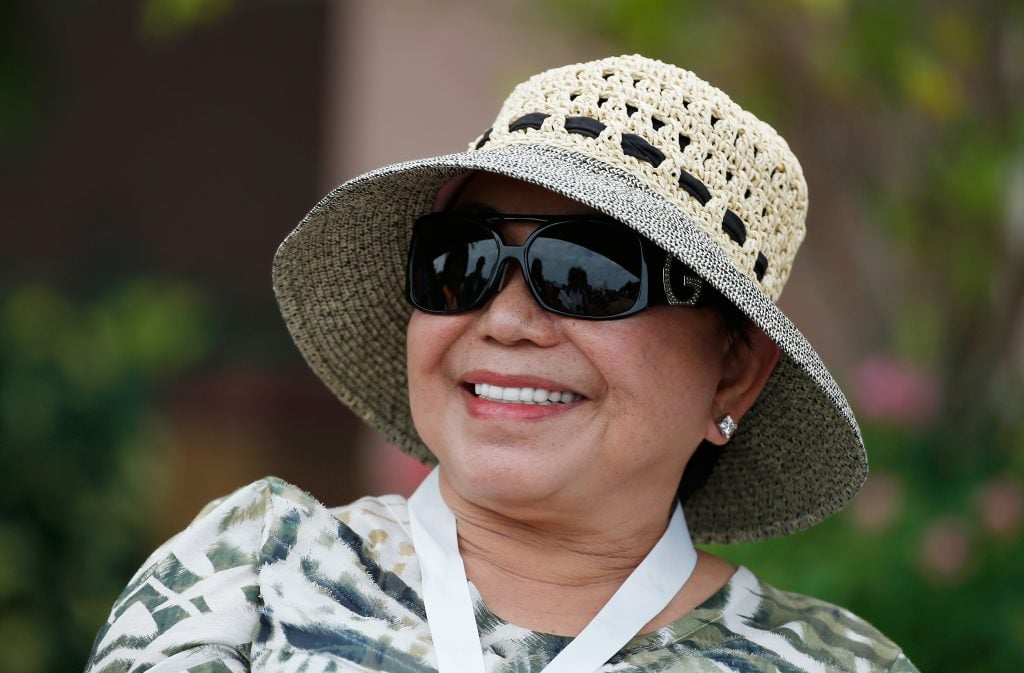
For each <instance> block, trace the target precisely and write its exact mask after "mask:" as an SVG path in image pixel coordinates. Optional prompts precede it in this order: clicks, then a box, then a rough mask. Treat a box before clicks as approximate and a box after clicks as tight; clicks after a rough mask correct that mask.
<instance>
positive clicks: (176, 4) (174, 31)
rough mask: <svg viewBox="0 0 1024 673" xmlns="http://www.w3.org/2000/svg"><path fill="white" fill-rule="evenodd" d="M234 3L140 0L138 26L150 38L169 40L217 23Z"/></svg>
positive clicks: (229, 0)
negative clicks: (141, 0)
mask: <svg viewBox="0 0 1024 673" xmlns="http://www.w3.org/2000/svg"><path fill="white" fill-rule="evenodd" d="M234 5H235V0H144V1H143V2H142V3H141V4H140V13H139V29H140V32H141V34H142V35H143V37H146V38H148V39H150V40H154V41H165V40H170V39H172V38H175V37H178V36H180V35H183V34H186V33H188V32H189V31H191V30H194V29H196V28H201V27H204V26H209V25H211V24H214V23H216V22H218V21H219V20H221V19H223V18H224V17H225V16H227V15H228V14H229V13H230V12H231V10H232V9H233V8H234Z"/></svg>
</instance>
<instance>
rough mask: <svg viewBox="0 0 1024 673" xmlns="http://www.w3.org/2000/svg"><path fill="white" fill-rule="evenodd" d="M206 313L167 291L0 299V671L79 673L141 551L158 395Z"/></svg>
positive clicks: (155, 494) (156, 449)
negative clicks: (0, 487) (86, 297)
mask: <svg viewBox="0 0 1024 673" xmlns="http://www.w3.org/2000/svg"><path fill="white" fill-rule="evenodd" d="M207 313H208V311H207V310H206V308H205V305H204V302H203V300H202V299H201V298H200V297H199V296H198V295H197V294H196V293H195V292H194V291H193V290H191V289H190V288H188V287H185V286H182V285H179V284H174V283H168V282H154V281H143V280H138V281H131V282H127V283H125V284H123V285H120V286H118V287H115V288H113V289H112V290H111V291H110V292H108V293H106V294H105V295H104V296H102V297H100V298H98V299H96V300H93V301H88V302H83V301H81V300H79V299H77V298H72V297H70V296H69V295H68V294H65V293H61V292H59V291H57V290H56V289H55V288H53V287H50V286H47V285H43V284H36V285H27V286H23V287H19V288H15V289H13V290H12V291H9V292H7V293H5V294H3V295H0V473H2V474H3V475H4V488H3V490H2V491H0V515H2V516H0V643H3V644H4V645H3V647H0V670H3V671H8V672H10V673H36V672H42V671H49V670H76V669H78V668H80V667H81V665H82V657H83V652H86V651H88V649H89V646H90V643H91V639H92V637H93V636H94V635H95V632H96V629H97V627H98V625H99V624H100V623H102V622H103V621H104V620H105V619H106V615H107V612H108V611H109V609H110V604H111V602H112V600H113V598H114V597H115V596H116V595H117V594H118V593H119V592H120V590H121V589H122V588H123V585H124V579H125V577H127V576H129V575H131V573H132V572H134V570H135V568H136V567H137V565H138V564H139V562H140V561H141V559H142V558H143V557H144V555H145V553H146V552H147V549H146V547H148V546H149V544H150V543H149V542H148V541H146V533H147V531H148V530H149V528H150V527H151V520H150V519H151V513H152V512H151V509H150V507H151V506H152V505H153V504H154V503H155V501H156V500H157V499H158V498H159V496H160V483H161V478H160V472H161V465H162V460H163V450H164V446H165V431H164V427H163V424H162V422H161V419H160V418H159V416H157V415H156V414H155V413H154V402H155V396H156V395H157V394H158V393H159V391H160V387H161V385H163V384H164V383H165V382H167V381H169V380H170V378H171V377H173V376H174V375H176V374H178V373H180V372H181V371H182V370H183V369H184V368H186V367H188V366H189V365H191V364H193V363H195V362H196V361H198V360H199V358H201V357H202V355H203V354H204V353H205V352H206V350H207V349H208V346H209V327H208V323H209V316H208V315H207Z"/></svg>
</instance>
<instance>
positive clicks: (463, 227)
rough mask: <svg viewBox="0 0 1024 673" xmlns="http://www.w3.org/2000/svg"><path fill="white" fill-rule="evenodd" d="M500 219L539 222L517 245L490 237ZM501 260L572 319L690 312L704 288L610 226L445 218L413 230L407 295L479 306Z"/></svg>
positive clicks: (449, 305) (433, 305)
mask: <svg viewBox="0 0 1024 673" xmlns="http://www.w3.org/2000/svg"><path fill="white" fill-rule="evenodd" d="M506 222H527V223H536V224H537V225H538V226H537V228H536V229H535V230H534V231H533V232H532V233H531V234H530V236H529V237H528V238H527V239H526V241H525V242H524V243H523V244H522V245H508V244H507V243H505V241H504V240H502V238H501V234H500V233H499V231H498V228H499V227H500V226H501V225H502V224H503V223H506ZM506 260H515V261H517V262H518V263H519V266H520V267H521V268H522V270H523V276H524V277H525V278H526V285H527V287H529V288H530V293H531V294H532V295H533V297H534V299H536V300H537V303H538V304H540V305H541V307H543V308H544V310H546V311H550V312H552V313H556V314H558V315H562V316H568V317H572V318H584V319H588V320H610V319H613V318H624V317H626V316H629V315H633V314H634V313H636V312H637V311H641V310H643V309H645V308H647V307H648V306H651V305H654V304H657V303H667V304H671V305H676V306H694V305H696V303H697V300H698V299H699V298H700V294H701V289H702V287H703V282H702V281H701V279H700V278H699V277H697V276H694V275H691V274H688V273H682V272H679V271H676V270H674V267H675V269H679V268H681V265H680V264H678V263H677V264H673V261H674V258H673V257H672V256H671V255H666V254H665V253H664V252H662V251H661V250H660V249H658V248H657V246H655V245H654V244H653V243H651V242H650V241H648V240H647V239H646V238H644V237H643V236H641V235H640V234H639V233H637V232H636V231H634V230H633V229H630V228H629V227H627V226H626V225H624V224H622V223H620V222H616V221H615V220H611V219H608V218H603V217H600V216H595V215H493V214H489V213H463V212H446V213H430V214H429V215H424V216H423V217H420V218H419V219H417V220H416V223H415V225H414V226H413V230H412V240H411V242H410V244H409V259H408V264H407V275H406V291H405V295H406V299H408V301H409V302H410V303H411V304H412V305H413V306H415V307H416V308H418V309H419V310H421V311H425V312H427V313H440V314H445V313H462V312H464V311H472V310H475V309H478V308H481V307H483V305H484V304H486V303H487V301H488V300H489V299H490V298H491V297H492V296H494V294H495V292H497V291H498V290H500V289H501V286H502V280H501V279H502V277H503V276H504V271H503V269H504V268H505V262H506ZM652 270H653V271H652ZM658 271H660V273H658ZM659 276H660V282H657V283H655V282H654V281H655V280H656V279H658V277H659Z"/></svg>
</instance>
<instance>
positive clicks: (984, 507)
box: [977, 476, 1024, 537]
mask: <svg viewBox="0 0 1024 673" xmlns="http://www.w3.org/2000/svg"><path fill="white" fill-rule="evenodd" d="M977 502H978V509H979V510H980V513H981V522H982V525H983V526H984V527H985V529H986V530H988V531H989V532H990V533H992V534H994V535H997V536H999V537H1010V536H1012V535H1013V534H1014V533H1016V532H1017V530H1018V529H1019V528H1020V526H1021V520H1022V519H1024V488H1021V485H1020V482H1018V481H1016V480H1015V479H1013V478H1012V477H1008V476H1007V477H998V478H996V479H992V480H991V481H988V482H986V483H985V484H982V486H981V488H980V489H979V490H978V495H977Z"/></svg>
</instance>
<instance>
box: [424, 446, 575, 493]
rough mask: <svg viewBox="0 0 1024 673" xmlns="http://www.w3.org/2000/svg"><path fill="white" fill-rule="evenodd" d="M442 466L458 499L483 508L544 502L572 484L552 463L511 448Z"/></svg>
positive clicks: (477, 452) (471, 453)
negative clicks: (562, 476)
mask: <svg viewBox="0 0 1024 673" xmlns="http://www.w3.org/2000/svg"><path fill="white" fill-rule="evenodd" d="M467 454H468V455H467ZM441 464H442V469H443V470H444V471H445V474H446V477H447V479H448V482H449V484H450V485H451V486H452V488H454V489H455V490H456V491H457V492H458V494H459V496H460V497H462V498H464V499H466V500H468V501H470V502H472V503H474V504H477V505H480V506H484V507H497V506H501V505H529V504H531V503H538V504H540V503H544V502H547V501H550V500H551V499H552V498H553V497H555V496H557V495H558V494H559V493H561V492H564V490H565V487H566V486H567V485H568V482H569V481H570V480H569V479H560V478H559V474H560V473H562V472H564V471H563V470H561V469H552V465H551V464H550V461H546V460H542V459H541V457H540V456H536V457H535V456H525V455H523V453H522V451H521V450H519V449H509V448H508V447H487V448H478V449H474V450H471V451H468V452H465V453H463V454H462V455H459V456H448V458H447V460H444V459H442V461H441Z"/></svg>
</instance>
